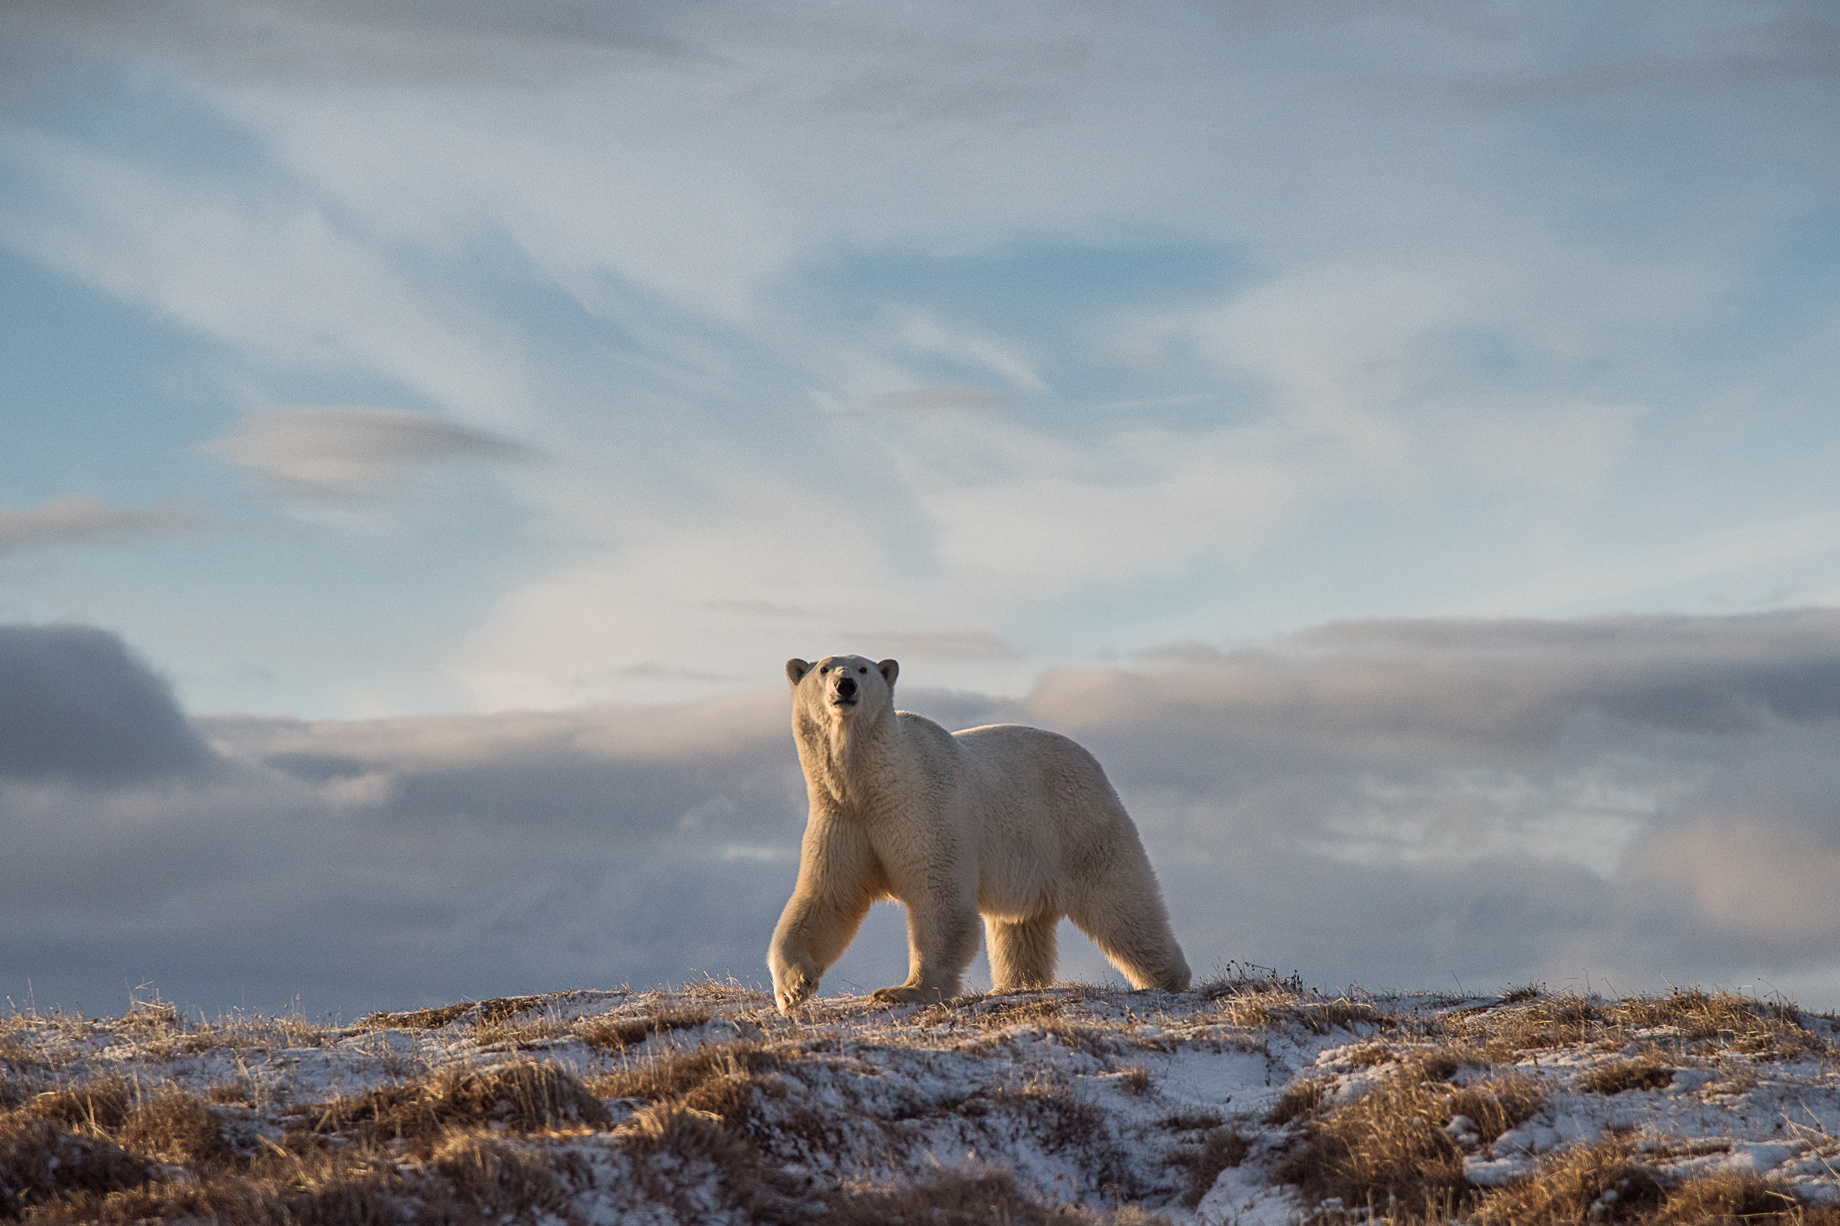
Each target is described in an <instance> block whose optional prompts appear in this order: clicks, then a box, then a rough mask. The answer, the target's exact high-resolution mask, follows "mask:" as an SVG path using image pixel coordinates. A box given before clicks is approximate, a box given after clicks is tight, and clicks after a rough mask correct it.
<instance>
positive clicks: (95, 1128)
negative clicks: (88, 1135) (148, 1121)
mask: <svg viewBox="0 0 1840 1226" xmlns="http://www.w3.org/2000/svg"><path fill="white" fill-rule="evenodd" d="M133 1106H134V1087H132V1086H131V1085H129V1084H128V1079H127V1078H126V1077H121V1076H115V1077H98V1078H95V1079H93V1080H91V1081H85V1082H80V1083H78V1084H76V1085H73V1086H67V1087H65V1088H64V1089H61V1090H47V1091H46V1092H45V1093H43V1094H39V1095H36V1096H35V1097H33V1098H32V1099H31V1101H30V1102H28V1103H27V1104H26V1109H27V1110H28V1111H30V1112H31V1113H32V1114H33V1115H36V1116H38V1117H39V1118H40V1119H47V1120H57V1121H59V1122H60V1123H63V1124H65V1125H66V1126H68V1127H71V1128H83V1129H87V1130H89V1131H91V1132H110V1131H113V1130H114V1129H117V1128H120V1127H121V1126H122V1125H123V1124H124V1123H126V1122H127V1119H128V1112H129V1111H130V1110H132V1109H133Z"/></svg>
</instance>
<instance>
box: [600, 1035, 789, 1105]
mask: <svg viewBox="0 0 1840 1226" xmlns="http://www.w3.org/2000/svg"><path fill="white" fill-rule="evenodd" d="M778 1063H779V1057H778V1056H776V1055H774V1054H773V1053H771V1052H769V1051H767V1050H766V1048H765V1046H764V1045H763V1044H761V1043H759V1042H757V1041H753V1040H742V1041H740V1042H735V1043H723V1044H716V1045H706V1046H703V1047H692V1048H686V1049H683V1050H680V1051H669V1052H664V1053H662V1054H660V1055H658V1056H655V1057H651V1058H648V1059H644V1060H637V1061H634V1062H632V1063H630V1064H626V1065H622V1066H621V1067H619V1068H615V1069H610V1070H608V1071H607V1072H605V1073H600V1074H597V1075H596V1076H594V1077H591V1078H589V1079H588V1082H587V1088H588V1090H589V1091H590V1092H591V1093H593V1094H595V1095H597V1096H598V1097H600V1098H642V1099H645V1100H647V1101H650V1102H663V1101H668V1100H671V1099H680V1098H682V1097H684V1095H686V1094H689V1093H690V1092H691V1091H692V1090H695V1089H697V1088H698V1087H699V1086H702V1085H703V1084H704V1083H706V1082H709V1081H712V1080H716V1079H718V1078H722V1077H746V1076H748V1075H750V1074H753V1073H756V1072H763V1071H767V1070H770V1069H772V1068H774V1067H776V1066H777V1065H778Z"/></svg>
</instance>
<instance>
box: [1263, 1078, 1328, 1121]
mask: <svg viewBox="0 0 1840 1226" xmlns="http://www.w3.org/2000/svg"><path fill="white" fill-rule="evenodd" d="M1331 1084H1333V1083H1331V1082H1330V1081H1329V1079H1328V1078H1325V1077H1300V1078H1298V1079H1297V1080H1296V1081H1293V1082H1291V1084H1290V1085H1288V1086H1286V1087H1285V1088H1284V1093H1282V1094H1280V1095H1278V1101H1277V1102H1276V1103H1273V1104H1272V1108H1271V1110H1270V1111H1268V1112H1266V1113H1265V1122H1266V1123H1267V1124H1276V1125H1279V1126H1282V1125H1285V1124H1288V1123H1290V1122H1291V1121H1293V1120H1298V1119H1304V1118H1307V1117H1309V1116H1311V1115H1314V1114H1316V1109H1317V1108H1318V1107H1320V1106H1321V1105H1322V1101H1323V1099H1324V1098H1325V1097H1327V1096H1328V1093H1329V1088H1330V1086H1331Z"/></svg>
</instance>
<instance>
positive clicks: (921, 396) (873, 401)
mask: <svg viewBox="0 0 1840 1226" xmlns="http://www.w3.org/2000/svg"><path fill="white" fill-rule="evenodd" d="M1008 403H1009V397H1008V396H1001V395H998V394H997V393H996V392H987V391H984V390H983V389H982V388H976V387H965V386H963V385H961V384H943V385H941V386H939V387H916V388H909V389H908V390H906V391H900V392H880V393H878V394H876V395H874V396H871V397H869V401H868V404H869V408H871V409H873V410H878V411H884V412H892V413H916V412H918V413H930V412H937V411H940V410H943V409H1000V408H1002V407H1003V406H1004V405H1006V404H1008Z"/></svg>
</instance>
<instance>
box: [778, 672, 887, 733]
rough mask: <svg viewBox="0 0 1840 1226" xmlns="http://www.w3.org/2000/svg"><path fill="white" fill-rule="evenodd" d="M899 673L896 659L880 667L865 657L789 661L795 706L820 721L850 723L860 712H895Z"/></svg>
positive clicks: (788, 673) (877, 713)
mask: <svg viewBox="0 0 1840 1226" xmlns="http://www.w3.org/2000/svg"><path fill="white" fill-rule="evenodd" d="M900 671H901V666H900V665H899V664H897V663H895V662H894V661H893V660H883V661H882V662H881V663H879V664H877V663H875V662H873V661H871V660H870V659H868V658H867V657H866V656H825V657H824V658H823V659H822V660H819V661H818V662H817V663H816V664H808V663H806V662H805V661H804V660H787V661H786V680H788V681H790V682H792V697H793V705H794V706H795V707H796V708H798V709H800V710H802V711H804V712H805V713H806V714H807V715H808V716H811V717H817V718H819V719H821V720H849V719H854V718H857V717H858V715H859V713H861V714H876V715H879V714H880V713H882V712H884V711H888V710H891V709H893V707H894V679H895V677H896V676H897V675H899V673H900Z"/></svg>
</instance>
